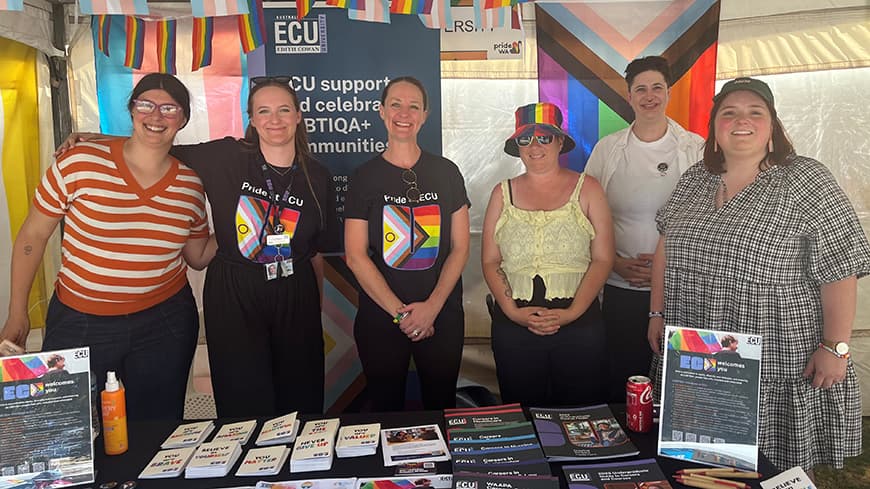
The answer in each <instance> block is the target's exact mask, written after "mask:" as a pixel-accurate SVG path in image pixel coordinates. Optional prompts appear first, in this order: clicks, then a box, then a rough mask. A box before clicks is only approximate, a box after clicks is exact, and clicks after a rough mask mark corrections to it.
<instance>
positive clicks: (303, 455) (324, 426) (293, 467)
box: [290, 418, 339, 472]
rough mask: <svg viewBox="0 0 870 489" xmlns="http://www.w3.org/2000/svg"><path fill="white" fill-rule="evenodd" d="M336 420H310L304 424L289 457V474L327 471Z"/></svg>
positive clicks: (336, 429) (331, 456)
mask: <svg viewBox="0 0 870 489" xmlns="http://www.w3.org/2000/svg"><path fill="white" fill-rule="evenodd" d="M338 423H339V420H338V418H333V419H319V420H312V421H309V422H307V423H305V428H304V429H303V430H302V434H301V435H299V438H297V439H296V444H295V445H294V446H293V453H292V455H290V472H310V471H314V470H329V469H330V468H332V460H333V457H334V450H333V449H334V447H335V436H336V433H337V431H338Z"/></svg>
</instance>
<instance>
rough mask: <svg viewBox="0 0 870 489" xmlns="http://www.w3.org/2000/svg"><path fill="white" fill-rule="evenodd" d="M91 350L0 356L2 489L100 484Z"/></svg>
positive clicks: (0, 461)
mask: <svg viewBox="0 0 870 489" xmlns="http://www.w3.org/2000/svg"><path fill="white" fill-rule="evenodd" d="M90 387H91V373H90V350H89V349H88V348H87V347H82V348H74V349H69V350H58V351H46V352H41V353H29V354H23V355H15V356H7V357H2V358H0V440H2V442H0V488H4V487H16V488H17V487H49V486H52V487H59V486H62V485H73V484H85V483H89V482H93V481H94V451H93V439H92V437H91V433H92V431H91V430H92V428H93V427H92V426H91V422H92V420H93V417H92V412H91V409H92V408H91V406H92V402H99V400H96V399H94V400H92V399H91V388H90Z"/></svg>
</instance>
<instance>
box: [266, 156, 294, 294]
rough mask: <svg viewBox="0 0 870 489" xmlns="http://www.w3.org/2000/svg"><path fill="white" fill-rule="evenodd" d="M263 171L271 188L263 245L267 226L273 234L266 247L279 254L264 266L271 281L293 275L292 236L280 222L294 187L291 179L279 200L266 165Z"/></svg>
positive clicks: (268, 237) (267, 184)
mask: <svg viewBox="0 0 870 489" xmlns="http://www.w3.org/2000/svg"><path fill="white" fill-rule="evenodd" d="M262 169H263V176H264V177H265V179H266V186H267V187H268V188H269V206H268V208H267V209H266V215H265V217H264V219H263V229H262V230H261V232H260V235H261V238H260V239H261V243H262V234H263V233H265V231H266V227H267V226H269V227H271V228H272V229H271V230H272V232H271V233H270V234H267V235H266V243H265V244H266V246H272V247H274V248H275V251H276V252H277V253H276V254H275V260H274V261H272V262H269V263H264V264H263V271H264V273H265V275H266V280H267V281H269V280H275V279H276V278H278V277H289V276H290V275H293V258H291V256H292V250H291V248H290V235H289V234H286V233H285V232H284V224H282V223H281V220H280V219H281V211H282V209H283V206H282V205H281V202H283V201H286V200H287V198H288V197H289V196H290V189H291V188H292V187H293V179H292V178H291V179H290V184H289V185H287V189H286V190H285V191H284V196H283V197H281V198H280V199H279V198H278V195H277V194H276V193H275V189H274V186H273V185H272V179H271V178H269V175H268V170H267V167H266V164H265V163H263V165H262ZM273 208H276V210H277V212H275V213H274V214H273V212H272V210H273ZM285 250H286V253H285Z"/></svg>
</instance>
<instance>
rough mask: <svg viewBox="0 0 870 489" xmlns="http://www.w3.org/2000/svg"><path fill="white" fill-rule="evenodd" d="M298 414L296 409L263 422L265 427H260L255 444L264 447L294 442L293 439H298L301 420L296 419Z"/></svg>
mask: <svg viewBox="0 0 870 489" xmlns="http://www.w3.org/2000/svg"><path fill="white" fill-rule="evenodd" d="M296 414H297V413H296V411H294V412H292V413H290V414H286V415H284V416H279V417H277V418H274V419H270V420H268V421H266V422H265V423H263V428H261V429H260V434H259V435H258V436H257V441H256V442H255V445H257V446H258V447H262V446H268V445H285V444H287V443H293V440H295V439H296V433H297V432H298V431H299V420H298V419H296Z"/></svg>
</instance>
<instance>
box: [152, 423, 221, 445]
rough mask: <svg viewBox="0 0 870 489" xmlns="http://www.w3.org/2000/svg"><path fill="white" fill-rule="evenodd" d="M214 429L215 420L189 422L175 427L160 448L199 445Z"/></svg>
mask: <svg viewBox="0 0 870 489" xmlns="http://www.w3.org/2000/svg"><path fill="white" fill-rule="evenodd" d="M212 431H214V421H200V422H198V423H187V424H183V425H180V426H179V427H178V428H175V431H173V432H172V433H171V434H170V435H169V437H167V438H166V441H164V442H163V444H161V445H160V448H163V449H167V448H182V447H190V446H197V445H199V444H200V443H202V442H204V441H205V439H206V438H208V435H210V434H211V432H212Z"/></svg>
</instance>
